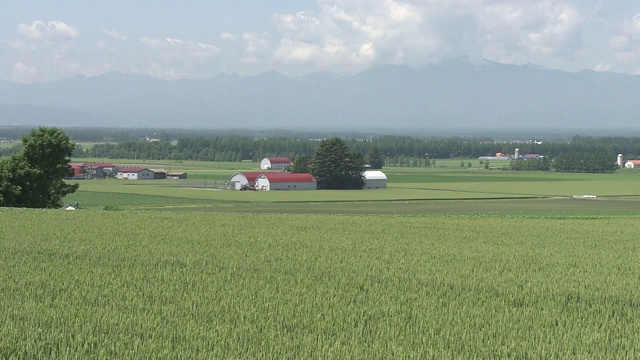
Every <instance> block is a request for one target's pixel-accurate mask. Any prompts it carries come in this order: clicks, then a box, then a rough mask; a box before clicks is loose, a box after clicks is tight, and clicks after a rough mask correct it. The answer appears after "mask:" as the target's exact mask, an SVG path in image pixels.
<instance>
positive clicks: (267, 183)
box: [255, 172, 318, 191]
mask: <svg viewBox="0 0 640 360" xmlns="http://www.w3.org/2000/svg"><path fill="white" fill-rule="evenodd" d="M255 187H256V190H265V191H268V190H317V189H318V182H317V181H316V178H314V177H313V175H311V174H308V173H303V174H290V173H275V172H273V173H263V174H261V175H260V176H258V178H256V182H255Z"/></svg>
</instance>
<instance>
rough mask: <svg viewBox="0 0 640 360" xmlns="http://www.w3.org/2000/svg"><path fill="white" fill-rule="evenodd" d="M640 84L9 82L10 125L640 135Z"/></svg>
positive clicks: (420, 74) (267, 76)
mask: <svg viewBox="0 0 640 360" xmlns="http://www.w3.org/2000/svg"><path fill="white" fill-rule="evenodd" d="M638 93H640V76H637V75H629V74H618V73H610V72H594V71H581V72H577V73H571V72H564V71H559V70H548V69H544V68H542V67H540V66H535V65H506V64H500V63H496V62H491V61H487V60H483V61H480V62H471V61H468V60H467V59H458V60H451V61H447V62H443V63H440V64H437V65H431V66H426V67H423V68H420V69H416V68H410V67H406V66H393V65H386V66H380V67H374V68H370V69H368V70H365V71H362V72H360V73H358V74H355V75H348V76H347V75H344V76H341V75H337V74H334V73H330V72H321V73H314V74H309V75H306V76H304V77H299V78H293V77H288V76H285V75H283V74H281V73H278V72H266V73H262V74H258V75H254V76H239V75H235V74H221V75H218V76H215V77H213V78H210V79H206V80H159V79H155V78H151V77H146V76H140V75H130V74H123V73H106V74H103V75H99V76H94V77H85V76H75V77H72V78H66V79H61V80H58V81H54V82H50V83H32V84H22V83H13V82H7V81H0V94H1V95H2V96H0V125H10V126H18V125H20V126H23V125H26V126H31V125H48V126H64V127H93V126H100V127H138V128H139V127H155V128H195V129H198V128H201V129H215V128H224V129H234V128H245V129H294V130H296V129H297V130H299V129H314V128H318V129H327V128H336V129H409V130H410V129H416V130H425V129H455V128H465V129H468V128H477V129H491V128H503V129H529V128H544V129H598V128H610V129H622V130H624V129H625V128H629V129H637V128H638V127H639V126H640V125H638V124H639V122H638V121H637V120H638V117H639V114H640V102H639V101H638V100H637V96H638V95H637V94H638Z"/></svg>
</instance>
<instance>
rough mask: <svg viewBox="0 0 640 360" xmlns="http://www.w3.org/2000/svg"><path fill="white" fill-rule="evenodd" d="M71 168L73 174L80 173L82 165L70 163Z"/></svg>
mask: <svg viewBox="0 0 640 360" xmlns="http://www.w3.org/2000/svg"><path fill="white" fill-rule="evenodd" d="M71 168H72V169H73V174H74V175H82V167H81V166H80V165H77V164H72V165H71Z"/></svg>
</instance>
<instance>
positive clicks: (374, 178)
mask: <svg viewBox="0 0 640 360" xmlns="http://www.w3.org/2000/svg"><path fill="white" fill-rule="evenodd" d="M363 175H364V187H363V189H385V188H386V187H387V175H385V174H384V173H383V172H382V171H377V170H367V171H365V172H364V173H363Z"/></svg>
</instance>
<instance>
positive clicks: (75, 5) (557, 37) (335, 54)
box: [0, 0, 640, 82]
mask: <svg viewBox="0 0 640 360" xmlns="http://www.w3.org/2000/svg"><path fill="white" fill-rule="evenodd" d="M459 57H469V58H471V59H481V58H486V59H489V60H493V61H499V62H503V63H510V64H525V63H532V64H536V65H541V66H544V67H546V68H553V69H561V70H567V71H580V70H583V69H590V70H598V71H602V70H605V71H614V72H622V73H630V74H640V1H636V0H609V1H599V0H565V1H562V0H547V1H531V0H518V1H506V0H505V1H497V0H450V1H447V0H377V1H375V0H332V1H330V0H295V1H284V0H269V1H265V0H244V1H243V0H236V1H228V0H226V1H220V0H209V1H204V0H202V1H183V2H177V1H162V0H159V1H148V0H143V1H130V2H124V1H113V0H102V1H99V2H88V1H86V0H85V1H79V0H76V1H71V0H59V1H55V2H53V1H34V0H21V1H7V0H0V79H1V80H7V81H17V82H46V81H53V80H56V79H60V78H63V77H69V76H75V75H78V74H83V75H86V76H95V75H99V74H102V73H105V72H110V71H119V72H125V73H133V74H143V75H149V76H154V77H157V78H163V79H180V78H207V77H211V76H215V75H217V74H220V73H232V72H235V73H238V74H240V75H250V74H256V73H259V72H263V71H270V70H277V71H280V72H283V73H285V74H288V75H291V76H299V75H304V74H307V73H311V72H316V71H333V72H336V73H340V74H351V73H356V72H358V71H362V70H364V69H366V68H369V67H371V66H375V65H380V64H400V65H410V66H415V67H420V66H424V65H427V64H433V63H438V62H440V61H443V60H446V59H450V58H459Z"/></svg>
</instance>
